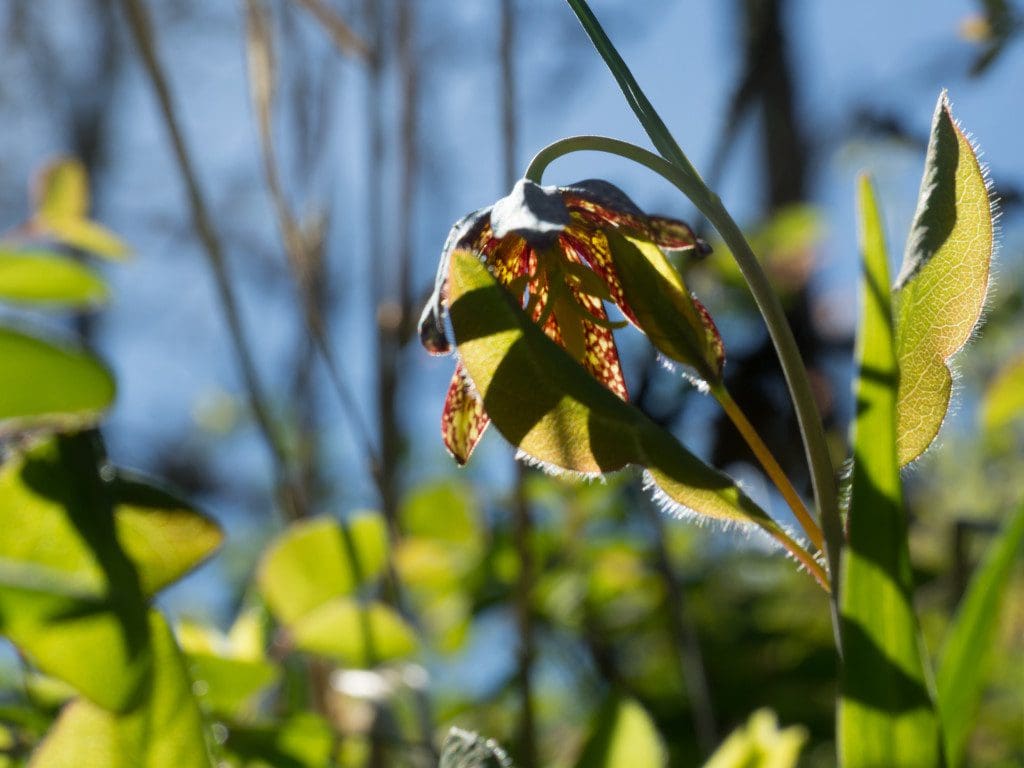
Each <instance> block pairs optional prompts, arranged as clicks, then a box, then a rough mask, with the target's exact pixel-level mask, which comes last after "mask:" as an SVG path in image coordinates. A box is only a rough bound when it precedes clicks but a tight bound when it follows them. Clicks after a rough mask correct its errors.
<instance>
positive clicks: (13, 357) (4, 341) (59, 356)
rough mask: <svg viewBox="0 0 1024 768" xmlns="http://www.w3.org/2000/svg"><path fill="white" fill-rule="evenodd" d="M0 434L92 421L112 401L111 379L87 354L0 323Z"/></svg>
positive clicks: (63, 426) (78, 425)
mask: <svg viewBox="0 0 1024 768" xmlns="http://www.w3.org/2000/svg"><path fill="white" fill-rule="evenodd" d="M0 359H2V360H3V361H4V365H3V367H2V368H0V391H2V392H3V393H4V397H3V399H2V400H0V432H2V431H12V430H14V429H28V428H30V427H33V426H39V425H54V426H59V427H61V428H64V429H73V428H76V427H81V426H85V425H89V424H92V423H95V422H96V420H97V419H98V418H99V416H100V415H101V414H102V413H103V411H105V410H106V409H107V408H108V407H109V406H110V404H111V403H112V402H113V400H114V379H113V376H111V374H110V371H108V370H107V368H106V367H105V366H104V365H103V364H102V363H100V362H99V361H98V360H96V359H95V358H94V357H93V356H92V355H90V354H88V353H86V352H82V351H81V350H77V349H73V348H70V347H66V346H63V345H59V346H58V345H54V344H51V343H49V342H45V341H42V340H41V339H38V338H36V337H34V336H29V335H27V334H24V333H20V332H18V331H14V330H11V329H9V328H3V327H0Z"/></svg>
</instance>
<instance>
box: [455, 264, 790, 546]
mask: <svg viewBox="0 0 1024 768" xmlns="http://www.w3.org/2000/svg"><path fill="white" fill-rule="evenodd" d="M450 292H451V293H450V296H451V320H452V326H453V328H454V330H455V337H456V340H457V343H458V351H459V355H460V359H461V360H462V363H463V365H464V366H465V367H466V370H467V371H468V373H469V375H470V377H471V378H472V380H473V384H474V386H475V387H476V389H477V391H478V392H480V393H481V395H482V396H483V398H484V406H485V408H486V410H487V413H488V415H489V416H490V417H491V419H492V420H493V421H494V424H495V426H496V427H497V428H498V431H500V432H501V433H502V435H503V436H504V437H505V439H507V440H508V441H509V442H510V443H512V444H513V445H514V446H517V447H518V448H519V449H520V450H521V451H522V452H523V453H525V454H526V455H528V456H530V457H532V458H533V459H535V460H537V461H539V462H542V463H544V464H546V465H549V466H552V467H557V468H561V469H564V470H569V471H570V472H580V473H585V474H588V475H595V474H602V473H605V472H612V471H615V470H618V469H622V468H623V467H625V466H627V465H629V464H636V465H639V466H641V467H646V468H647V470H648V473H649V475H650V476H651V478H652V479H653V480H654V481H655V482H656V484H657V486H658V488H659V489H660V491H662V492H663V493H664V494H665V496H666V497H667V498H666V500H667V501H669V502H671V503H673V504H677V505H681V506H682V507H683V508H685V509H686V510H692V511H694V512H696V513H698V514H702V515H707V516H710V517H714V518H719V519H724V520H733V521H738V522H750V521H757V522H758V523H759V524H762V525H765V526H772V525H774V524H773V523H772V522H771V520H770V518H768V517H767V515H765V513H764V512H763V511H762V510H760V509H759V508H758V507H757V505H755V504H754V503H753V502H752V501H750V499H748V498H747V497H746V496H745V495H744V494H743V493H742V492H741V491H740V490H739V489H738V488H737V487H736V485H735V484H734V483H733V482H732V480H730V479H729V478H728V477H726V476H725V475H723V474H721V473H720V472H718V471H717V470H714V469H712V468H711V467H708V466H707V465H706V464H704V463H703V462H702V461H700V460H699V459H698V458H697V457H695V456H694V455H693V454H691V453H690V452H688V451H687V450H686V449H685V448H684V447H683V446H682V445H680V443H679V442H678V441H677V440H676V439H675V437H673V436H672V435H671V434H670V433H668V432H666V431H665V430H663V429H661V428H660V427H658V426H657V425H655V424H654V423H653V422H652V421H650V420H649V419H648V418H647V417H646V416H645V415H644V414H643V413H642V412H640V411H639V410H637V409H636V408H635V407H633V406H631V405H630V404H628V403H626V402H624V401H622V400H621V399H619V398H618V397H616V396H615V395H614V394H612V393H611V392H609V391H608V390H607V389H605V388H604V387H603V386H601V384H599V383H598V382H597V381H596V380H595V379H593V378H592V377H591V376H589V375H588V374H587V373H586V372H585V371H584V370H583V368H582V367H581V366H579V365H578V364H577V363H576V362H575V361H574V360H573V359H572V358H571V357H570V356H569V355H568V354H567V353H566V352H565V350H563V349H562V348H561V347H559V346H558V345H557V344H555V343H554V342H553V341H551V340H550V339H549V338H548V337H547V336H546V335H545V334H544V332H543V331H542V330H541V329H540V328H538V327H537V326H536V325H535V324H534V323H533V322H531V321H530V319H529V318H528V317H527V316H526V314H525V313H524V312H523V311H522V309H521V308H519V307H518V306H517V305H516V304H515V303H514V302H513V301H512V300H511V298H510V297H509V295H508V293H507V292H506V291H505V290H504V289H503V288H502V287H501V286H500V285H499V284H498V283H497V281H495V280H494V278H493V277H492V276H491V275H490V274H488V272H487V269H486V268H485V267H484V266H483V265H482V264H481V263H480V262H479V261H478V260H477V259H476V257H475V256H474V255H473V254H472V253H469V252H467V251H455V252H454V253H453V254H452V266H451V281H450Z"/></svg>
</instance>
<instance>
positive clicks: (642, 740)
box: [576, 696, 668, 768]
mask: <svg viewBox="0 0 1024 768" xmlns="http://www.w3.org/2000/svg"><path fill="white" fill-rule="evenodd" d="M667 761H668V754H667V752H666V751H665V745H664V743H663V742H662V739H661V736H660V735H659V734H658V730H657V728H655V726H654V722H653V721H652V720H651V717H650V715H649V714H647V712H646V711H644V708H643V707H642V706H641V705H640V704H639V703H638V702H637V701H635V700H633V699H628V698H621V697H614V696H613V697H611V698H610V699H609V700H608V701H607V702H605V704H604V706H602V707H601V709H600V710H599V711H598V713H597V717H596V719H595V720H594V723H593V725H592V727H591V733H590V738H589V739H588V740H587V743H586V746H585V747H584V748H583V753H582V754H581V755H580V758H579V760H578V761H577V762H576V768H629V766H633V765H643V766H651V768H656V766H659V765H661V766H663V765H665V764H666V763H667Z"/></svg>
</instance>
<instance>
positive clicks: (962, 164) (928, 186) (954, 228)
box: [894, 91, 993, 466]
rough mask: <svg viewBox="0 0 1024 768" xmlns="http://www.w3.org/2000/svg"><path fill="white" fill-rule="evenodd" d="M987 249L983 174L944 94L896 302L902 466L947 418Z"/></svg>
mask: <svg viewBox="0 0 1024 768" xmlns="http://www.w3.org/2000/svg"><path fill="white" fill-rule="evenodd" d="M992 248H993V222H992V204H991V201H990V199H989V190H988V186H987V184H986V179H985V172H984V171H983V170H982V168H981V166H980V164H979V163H978V158H977V156H976V155H975V152H974V148H973V147H972V146H971V142H970V141H969V140H968V139H967V137H966V136H964V134H963V132H962V131H961V130H960V127H959V126H958V125H957V123H956V121H954V119H953V116H952V114H951V112H950V107H949V101H948V100H947V98H946V93H945V91H943V93H942V94H941V95H940V96H939V102H938V104H937V105H936V108H935V117H934V119H933V120H932V129H931V137H930V139H929V142H928V155H927V158H926V160H925V170H924V178H923V179H922V181H921V194H920V197H919V198H918V203H917V212H916V213H915V214H914V222H913V225H912V227H911V230H910V236H909V238H908V240H907V248H906V252H905V254H904V257H903V266H902V268H901V270H900V275H899V277H898V279H897V281H896V289H895V296H894V305H895V307H896V311H895V316H896V346H897V352H898V356H899V369H900V387H899V400H898V413H899V432H898V435H899V457H900V465H901V466H905V465H906V464H908V463H910V462H912V461H914V459H916V458H918V457H919V456H920V455H921V454H922V453H924V452H925V450H927V448H928V446H929V445H931V444H932V441H933V440H934V439H935V437H936V435H938V433H939V428H940V427H941V426H942V422H943V420H944V419H945V417H946V412H947V410H948V409H949V401H950V395H951V392H952V384H953V377H952V373H951V371H950V368H949V364H950V359H951V358H952V357H953V355H955V354H956V353H957V352H958V351H959V350H960V349H961V348H962V347H963V346H964V344H966V343H967V341H968V339H970V337H971V334H972V333H973V332H974V328H975V326H976V325H977V324H978V320H979V319H980V318H981V312H982V309H983V307H984V303H985V296H986V294H987V293H988V285H989V271H990V266H991V261H992Z"/></svg>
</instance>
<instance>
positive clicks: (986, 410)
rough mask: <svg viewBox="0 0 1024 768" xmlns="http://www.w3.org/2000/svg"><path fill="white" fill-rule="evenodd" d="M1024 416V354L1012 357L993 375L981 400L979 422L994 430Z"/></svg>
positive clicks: (991, 430) (988, 430)
mask: <svg viewBox="0 0 1024 768" xmlns="http://www.w3.org/2000/svg"><path fill="white" fill-rule="evenodd" d="M1021 416H1024V355H1021V356H1018V357H1016V358H1013V359H1012V360H1010V361H1009V362H1008V363H1006V364H1005V365H1004V366H1003V367H1002V368H1000V370H999V372H998V373H997V374H996V375H995V377H994V378H993V380H992V382H991V383H990V384H989V386H988V389H987V390H986V391H985V393H984V396H983V397H982V401H981V424H982V427H984V429H985V430H986V431H987V432H996V431H998V430H1000V429H1002V428H1003V427H1006V426H1007V425H1009V424H1010V423H1012V422H1013V421H1016V420H1017V419H1020V418H1021Z"/></svg>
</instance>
